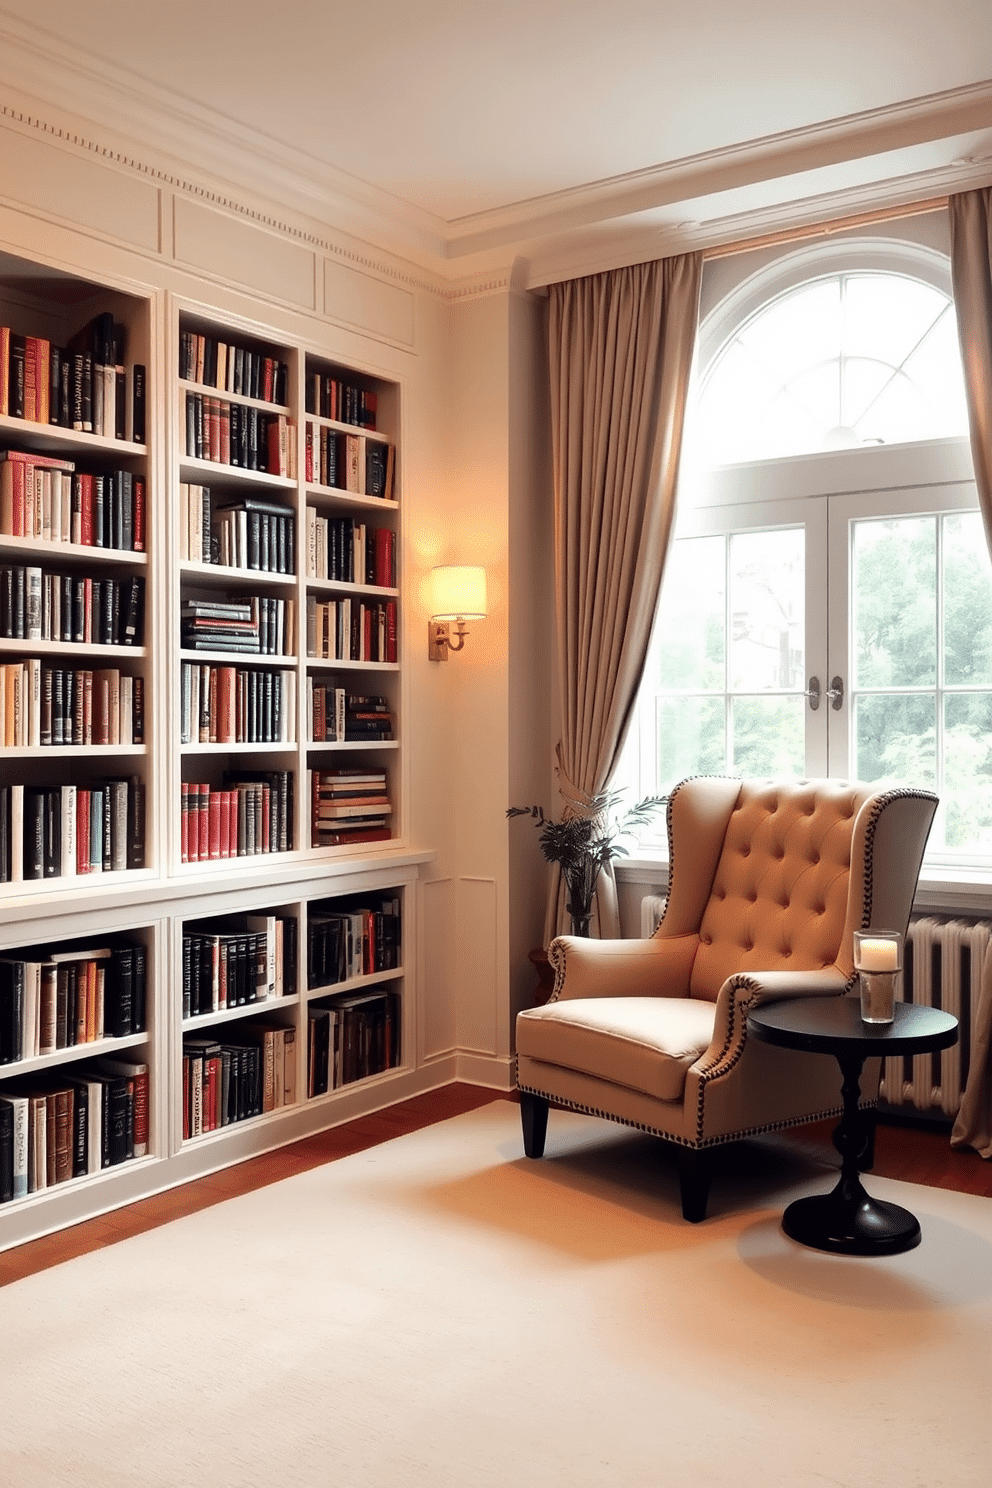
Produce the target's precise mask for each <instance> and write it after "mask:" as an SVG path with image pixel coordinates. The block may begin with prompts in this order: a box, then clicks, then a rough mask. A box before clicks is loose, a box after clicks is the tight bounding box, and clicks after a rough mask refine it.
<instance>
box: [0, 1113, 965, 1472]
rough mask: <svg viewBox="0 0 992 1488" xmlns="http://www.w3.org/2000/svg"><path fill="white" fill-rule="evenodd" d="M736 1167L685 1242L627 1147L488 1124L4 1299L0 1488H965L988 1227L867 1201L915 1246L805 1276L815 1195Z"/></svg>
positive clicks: (918, 1206) (654, 1154)
mask: <svg viewBox="0 0 992 1488" xmlns="http://www.w3.org/2000/svg"><path fill="white" fill-rule="evenodd" d="M756 1151H757V1144H756V1146H755V1152H756ZM749 1153H750V1149H744V1151H743V1153H742V1154H741V1156H740V1158H739V1159H737V1160H735V1167H736V1171H735V1173H734V1174H732V1175H730V1176H725V1177H723V1178H721V1179H718V1181H717V1183H716V1185H715V1188H714V1195H713V1204H712V1208H713V1217H712V1218H711V1219H710V1220H708V1221H706V1222H705V1223H704V1224H702V1225H698V1226H690V1225H686V1224H685V1223H683V1221H682V1219H681V1216H680V1213H679V1208H678V1200H677V1189H676V1184H675V1180H674V1173H673V1170H672V1168H671V1166H670V1165H669V1163H668V1161H667V1160H666V1159H665V1158H664V1157H663V1156H662V1155H661V1152H660V1148H659V1146H658V1144H656V1143H655V1142H653V1141H652V1140H651V1139H650V1138H647V1137H645V1136H642V1135H640V1134H638V1133H636V1132H628V1131H625V1130H624V1129H622V1128H619V1127H615V1126H611V1125H609V1124H607V1123H605V1122H599V1121H595V1120H592V1119H589V1118H583V1117H577V1116H572V1115H566V1114H563V1113H556V1112H552V1113H551V1122H550V1131H549V1139H548V1151H547V1156H546V1158H545V1159H544V1160H543V1161H541V1162H530V1161H528V1160H526V1159H525V1158H523V1156H522V1154H521V1146H520V1137H519V1130H518V1118H517V1111H516V1108H515V1107H514V1106H512V1105H511V1104H509V1103H507V1102H502V1101H497V1102H494V1103H493V1104H492V1105H490V1106H487V1107H484V1108H483V1109H481V1110H479V1111H475V1112H473V1113H471V1114H469V1115H465V1116H459V1117H457V1118H456V1119H454V1120H451V1121H447V1122H444V1123H442V1124H441V1125H439V1126H435V1127H432V1128H430V1129H428V1130H425V1131H422V1132H417V1133H414V1134H411V1135H409V1136H404V1137H401V1138H398V1139H397V1140H395V1141H392V1142H389V1143H387V1144H385V1145H384V1146H381V1147H376V1148H373V1149H372V1150H370V1151H367V1152H363V1153H361V1154H358V1155H356V1156H353V1157H348V1158H345V1159H343V1160H342V1161H339V1162H335V1163H331V1164H329V1165H328V1166H326V1167H323V1168H319V1169H315V1170H313V1171H311V1172H307V1173H305V1174H302V1175H300V1176H298V1177H294V1178H290V1179H287V1180H286V1181H284V1182H282V1183H280V1184H277V1185H275V1186H273V1187H270V1188H266V1189H262V1190H259V1191H257V1192H255V1193H251V1194H247V1195H245V1196H243V1197H240V1198H237V1199H232V1200H230V1201H228V1202H227V1203H223V1204H219V1205H217V1206H216V1207H214V1208H212V1209H208V1210H205V1211H202V1212H201V1213H198V1214H194V1215H192V1216H190V1217H189V1218H184V1219H181V1220H177V1221H176V1222H174V1223H172V1224H169V1225H167V1226H164V1227H163V1228H161V1229H157V1230H154V1231H152V1232H150V1233H148V1234H145V1235H141V1236H138V1237H136V1238H134V1239H131V1240H128V1241H125V1242H123V1243H122V1244H120V1245H116V1246H113V1247H110V1248H108V1249H105V1250H102V1251H98V1252H95V1253H93V1254H90V1255H86V1256H83V1257H81V1258H79V1259H76V1260H72V1261H69V1262H67V1263H66V1264H65V1265H63V1266H61V1267H58V1268H56V1269H54V1270H51V1271H48V1272H45V1273H43V1274H40V1275H37V1276H32V1277H30V1278H28V1279H26V1280H24V1281H21V1282H17V1283H15V1284H13V1285H11V1286H9V1287H7V1288H5V1289H4V1290H2V1291H0V1350H2V1353H0V1482H2V1484H3V1485H4V1488H53V1485H62V1484H65V1485H71V1488H95V1485H98V1484H99V1485H101V1488H105V1485H112V1488H130V1485H135V1488H138V1485H140V1488H194V1485H195V1488H205V1485H209V1488H226V1485H231V1488H256V1485H257V1488H263V1485H264V1488H276V1485H278V1488H325V1485H326V1488H331V1485H343V1488H407V1485H410V1488H415V1485H432V1488H476V1485H480V1488H488V1485H493V1488H497V1485H498V1488H509V1485H513V1484H520V1485H527V1488H531V1485H533V1488H586V1485H588V1488H605V1485H614V1484H616V1485H621V1484H622V1485H625V1488H626V1485H633V1488H639V1485H651V1488H653V1485H661V1488H668V1485H672V1488H683V1485H693V1488H709V1485H721V1488H722V1485H725V1484H726V1485H752V1484H753V1485H756V1488H806V1485H812V1488H825V1485H838V1488H855V1485H857V1488H862V1485H870V1488H965V1485H968V1488H972V1485H978V1484H981V1485H983V1488H985V1485H987V1484H988V1483H989V1482H990V1481H992V1477H990V1474H992V1466H990V1464H992V1426H990V1421H992V1412H990V1410H989V1393H990V1376H992V1203H990V1202H989V1201H988V1200H985V1199H978V1198H975V1197H972V1196H968V1195H962V1194H955V1193H948V1192H943V1191H937V1190H934V1189H927V1188H918V1187H913V1186H910V1185H907V1184H900V1183H895V1182H889V1181H885V1180H883V1179H878V1178H874V1179H871V1178H870V1179H869V1187H870V1188H871V1189H872V1191H874V1192H875V1193H876V1194H878V1195H879V1196H880V1197H889V1198H894V1199H896V1200H898V1201H899V1202H901V1203H903V1204H905V1205H906V1206H907V1207H909V1208H911V1209H912V1210H913V1211H914V1212H915V1213H916V1214H917V1215H918V1216H919V1218H920V1221H921V1224H922V1226H923V1243H922V1245H921V1246H920V1248H919V1249H917V1250H915V1251H911V1252H909V1253H908V1254H906V1255H903V1256H896V1257H892V1258H888V1259H884V1260H861V1259H854V1258H849V1257H835V1256H829V1255H824V1254H820V1253H818V1252H815V1251H811V1250H806V1249H804V1248H803V1247H801V1246H798V1245H796V1244H794V1243H793V1242H792V1241H790V1240H788V1239H787V1238H786V1237H785V1236H783V1234H782V1232H781V1230H780V1228H779V1216H780V1213H781V1209H782V1206H783V1204H784V1203H785V1202H786V1201H787V1200H788V1199H791V1198H794V1197H796V1196H797V1195H798V1194H799V1193H802V1192H816V1191H821V1190H823V1189H824V1188H825V1187H827V1186H830V1185H832V1182H833V1175H832V1174H831V1173H830V1172H829V1170H828V1169H827V1168H826V1167H822V1168H821V1167H818V1166H816V1165H812V1164H811V1163H810V1160H809V1159H808V1158H804V1157H802V1156H797V1155H791V1156H790V1155H789V1153H788V1151H787V1149H786V1148H785V1147H784V1146H782V1147H780V1148H779V1149H777V1150H776V1152H775V1155H774V1158H773V1161H772V1162H771V1163H768V1162H767V1161H762V1162H759V1161H758V1159H757V1156H756V1155H753V1154H751V1155H749Z"/></svg>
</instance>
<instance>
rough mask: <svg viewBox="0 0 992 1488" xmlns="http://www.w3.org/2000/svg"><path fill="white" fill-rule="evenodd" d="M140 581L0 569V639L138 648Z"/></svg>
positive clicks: (141, 624) (142, 587) (32, 569)
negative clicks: (1, 637)
mask: <svg viewBox="0 0 992 1488" xmlns="http://www.w3.org/2000/svg"><path fill="white" fill-rule="evenodd" d="M144 610H145V581H144V579H142V578H138V577H137V576H136V575H131V576H125V577H124V578H114V579H112V578H103V579H95V578H90V577H85V576H81V575H79V574H66V573H53V572H50V571H49V570H48V569H45V568H40V567H36V566H34V565H31V564H9V565H4V566H3V567H0V636H4V637H5V638H6V639H8V640H15V641H65V642H70V643H72V644H74V645H98V646H140V645H141V644H142V643H143V639H144Z"/></svg>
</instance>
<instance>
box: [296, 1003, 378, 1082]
mask: <svg viewBox="0 0 992 1488" xmlns="http://www.w3.org/2000/svg"><path fill="white" fill-rule="evenodd" d="M307 1039H308V1044H307V1097H308V1098H312V1097H314V1096H316V1095H324V1094H326V1092H327V1091H328V1090H337V1089H339V1088H340V1087H341V1086H342V1085H351V1084H353V1083H354V1081H356V1080H366V1079H368V1078H369V1076H370V1075H380V1074H382V1073H383V1072H384V1071H385V1070H389V1069H394V1068H395V1067H396V1065H397V1064H399V1057H400V999H399V994H398V993H396V992H394V991H392V990H391V989H389V988H387V987H370V988H369V989H368V991H366V992H353V993H343V992H339V993H336V994H335V995H334V996H333V997H325V998H321V999H320V1001H316V1002H311V1004H310V1006H309V1009H308V1013H307Z"/></svg>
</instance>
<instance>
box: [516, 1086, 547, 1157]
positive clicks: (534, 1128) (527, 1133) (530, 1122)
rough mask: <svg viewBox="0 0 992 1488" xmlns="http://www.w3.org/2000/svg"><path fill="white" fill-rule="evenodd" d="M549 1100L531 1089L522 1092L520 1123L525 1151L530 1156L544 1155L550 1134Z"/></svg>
mask: <svg viewBox="0 0 992 1488" xmlns="http://www.w3.org/2000/svg"><path fill="white" fill-rule="evenodd" d="M548 1104H549V1103H548V1102H547V1101H546V1100H545V1099H544V1097H543V1096H540V1095H531V1093H530V1091H529V1090H521V1092H520V1125H521V1126H522V1127H523V1133H524V1152H525V1153H526V1155H527V1156H528V1157H543V1156H544V1142H545V1138H546V1137H547V1135H548Z"/></svg>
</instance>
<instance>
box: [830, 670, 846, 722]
mask: <svg viewBox="0 0 992 1488" xmlns="http://www.w3.org/2000/svg"><path fill="white" fill-rule="evenodd" d="M827 697H828V698H829V699H830V706H831V708H833V710H834V712H835V713H836V712H837V711H838V709H839V708H841V707H843V704H844V678H843V677H831V679H830V686H829V687H828V688H827Z"/></svg>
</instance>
